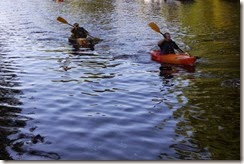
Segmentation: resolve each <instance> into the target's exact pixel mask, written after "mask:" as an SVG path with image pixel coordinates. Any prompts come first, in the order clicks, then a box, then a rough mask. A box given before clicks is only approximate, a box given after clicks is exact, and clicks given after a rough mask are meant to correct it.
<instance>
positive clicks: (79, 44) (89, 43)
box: [69, 37, 101, 50]
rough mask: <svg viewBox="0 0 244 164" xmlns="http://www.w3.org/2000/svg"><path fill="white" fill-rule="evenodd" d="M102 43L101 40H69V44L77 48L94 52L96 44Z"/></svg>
mask: <svg viewBox="0 0 244 164" xmlns="http://www.w3.org/2000/svg"><path fill="white" fill-rule="evenodd" d="M100 41H101V39H99V38H90V37H89V38H72V37H70V38H69V42H70V43H71V44H72V45H74V47H75V48H90V49H91V50H94V47H95V45H96V44H98V43H99V42H100Z"/></svg>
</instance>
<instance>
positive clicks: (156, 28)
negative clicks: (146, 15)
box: [148, 22, 165, 37]
mask: <svg viewBox="0 0 244 164" xmlns="http://www.w3.org/2000/svg"><path fill="white" fill-rule="evenodd" d="M148 25H149V26H150V27H151V29H153V30H154V31H156V32H158V33H160V34H162V35H163V36H164V37H165V35H164V34H163V33H162V32H161V31H160V29H159V27H158V25H157V24H156V23H154V22H151V23H149V24H148Z"/></svg>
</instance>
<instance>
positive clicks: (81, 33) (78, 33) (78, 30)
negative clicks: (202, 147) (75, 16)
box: [70, 23, 94, 50]
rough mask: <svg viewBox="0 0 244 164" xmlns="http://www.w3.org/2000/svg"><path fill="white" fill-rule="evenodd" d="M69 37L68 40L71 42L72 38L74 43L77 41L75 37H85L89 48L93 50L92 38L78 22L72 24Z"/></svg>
mask: <svg viewBox="0 0 244 164" xmlns="http://www.w3.org/2000/svg"><path fill="white" fill-rule="evenodd" d="M71 33H72V34H71V37H70V41H72V42H73V40H75V43H76V42H77V41H76V39H80V38H86V41H87V42H88V43H89V47H90V49H91V50H94V43H93V40H92V38H90V37H89V32H88V31H87V30H86V29H85V28H83V27H80V26H79V24H78V23H75V24H74V25H73V29H72V30H71Z"/></svg>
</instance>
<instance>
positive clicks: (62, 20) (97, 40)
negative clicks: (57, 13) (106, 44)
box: [57, 17, 102, 42]
mask: <svg viewBox="0 0 244 164" xmlns="http://www.w3.org/2000/svg"><path fill="white" fill-rule="evenodd" d="M57 21H59V22H61V23H64V24H68V25H70V26H72V27H74V26H73V25H72V24H70V23H68V22H67V21H66V20H65V19H64V18H62V17H58V18H57ZM87 35H88V36H90V37H91V38H93V40H94V41H95V42H99V41H102V39H100V38H96V37H93V36H91V35H90V34H87Z"/></svg>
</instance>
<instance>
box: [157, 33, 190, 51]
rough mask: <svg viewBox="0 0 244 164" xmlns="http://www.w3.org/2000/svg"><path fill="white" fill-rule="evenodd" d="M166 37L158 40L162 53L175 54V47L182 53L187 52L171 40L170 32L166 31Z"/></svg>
mask: <svg viewBox="0 0 244 164" xmlns="http://www.w3.org/2000/svg"><path fill="white" fill-rule="evenodd" d="M164 37H165V39H162V40H160V41H159V42H158V46H159V47H160V52H161V53H160V54H161V55H166V54H175V51H174V49H176V50H177V51H179V52H180V53H185V52H184V51H183V50H181V49H180V48H179V47H178V45H177V44H176V43H175V42H174V41H173V40H171V37H170V34H169V33H165V34H164Z"/></svg>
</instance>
